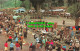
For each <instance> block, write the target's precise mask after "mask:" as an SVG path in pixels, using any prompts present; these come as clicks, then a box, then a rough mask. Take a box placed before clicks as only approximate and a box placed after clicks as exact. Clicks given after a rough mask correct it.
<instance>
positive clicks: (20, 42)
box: [19, 38, 22, 50]
mask: <svg viewBox="0 0 80 51" xmlns="http://www.w3.org/2000/svg"><path fill="white" fill-rule="evenodd" d="M19 44H20V47H21V50H22V40H21V38H20V40H19Z"/></svg>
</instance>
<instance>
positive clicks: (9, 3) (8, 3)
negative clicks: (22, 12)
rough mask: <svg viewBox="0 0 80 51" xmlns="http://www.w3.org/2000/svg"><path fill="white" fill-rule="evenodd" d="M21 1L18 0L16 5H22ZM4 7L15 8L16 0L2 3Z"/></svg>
mask: <svg viewBox="0 0 80 51" xmlns="http://www.w3.org/2000/svg"><path fill="white" fill-rule="evenodd" d="M20 4H21V1H20V0H16V7H20ZM2 5H3V6H2V8H3V9H4V8H14V7H15V0H7V1H6V2H3V3H2Z"/></svg>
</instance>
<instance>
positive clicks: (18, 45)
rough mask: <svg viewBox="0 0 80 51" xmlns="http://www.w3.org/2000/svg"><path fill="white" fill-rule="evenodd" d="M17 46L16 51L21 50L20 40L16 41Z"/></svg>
mask: <svg viewBox="0 0 80 51" xmlns="http://www.w3.org/2000/svg"><path fill="white" fill-rule="evenodd" d="M15 46H16V51H20V44H19V43H18V42H16V44H15Z"/></svg>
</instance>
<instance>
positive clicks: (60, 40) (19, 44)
mask: <svg viewBox="0 0 80 51" xmlns="http://www.w3.org/2000/svg"><path fill="white" fill-rule="evenodd" d="M22 19H23V18H22ZM22 19H16V20H14V19H13V15H12V14H10V15H9V14H7V13H3V14H0V34H2V35H6V37H7V38H8V40H6V42H5V44H4V46H5V49H4V50H5V51H9V50H10V51H12V50H14V46H15V47H16V51H20V50H22V49H23V43H24V40H23V39H25V38H27V34H28V33H27V32H28V30H29V29H31V30H33V33H35V34H33V33H32V34H33V35H34V39H35V42H32V43H29V44H30V45H29V51H41V49H42V48H44V49H45V51H53V50H54V51H55V49H56V51H62V50H63V51H79V45H80V44H79V42H76V41H77V38H75V37H74V34H75V33H74V31H73V30H71V29H68V28H66V27H64V26H63V27H61V29H60V30H59V29H57V23H55V25H54V26H53V27H52V28H28V27H27V25H26V22H24V21H23V20H22ZM64 24H65V21H63V25H64ZM54 27H55V28H54ZM38 30H42V31H45V32H51V33H52V34H51V36H52V37H49V36H48V35H47V34H45V33H42V34H40V33H36V32H37V31H38ZM74 40H75V42H76V43H75V42H74ZM8 42H10V44H8ZM8 45H9V46H8ZM25 45H26V44H25ZM8 47H10V49H8Z"/></svg>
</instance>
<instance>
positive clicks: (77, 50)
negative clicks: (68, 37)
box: [75, 42, 79, 51]
mask: <svg viewBox="0 0 80 51" xmlns="http://www.w3.org/2000/svg"><path fill="white" fill-rule="evenodd" d="M75 51H79V43H78V42H76V44H75Z"/></svg>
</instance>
